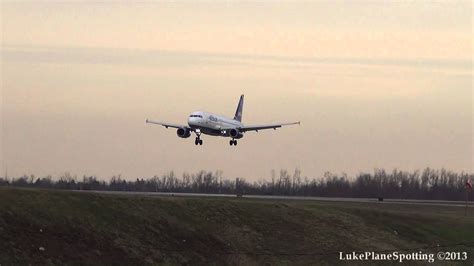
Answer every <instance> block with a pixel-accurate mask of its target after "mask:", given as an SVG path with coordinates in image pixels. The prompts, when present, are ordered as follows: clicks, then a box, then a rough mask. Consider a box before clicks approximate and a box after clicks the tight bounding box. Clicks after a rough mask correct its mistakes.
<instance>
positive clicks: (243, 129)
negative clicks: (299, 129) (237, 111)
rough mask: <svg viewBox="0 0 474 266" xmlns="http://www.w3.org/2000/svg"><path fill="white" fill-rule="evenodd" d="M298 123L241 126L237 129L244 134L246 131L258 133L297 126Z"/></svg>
mask: <svg viewBox="0 0 474 266" xmlns="http://www.w3.org/2000/svg"><path fill="white" fill-rule="evenodd" d="M299 124H300V121H298V122H291V123H281V124H267V125H250V126H242V127H239V128H238V129H239V130H240V131H241V132H246V131H257V132H258V131H259V130H264V129H272V128H273V129H277V128H280V127H282V126H291V125H299Z"/></svg>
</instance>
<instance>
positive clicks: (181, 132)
mask: <svg viewBox="0 0 474 266" xmlns="http://www.w3.org/2000/svg"><path fill="white" fill-rule="evenodd" d="M176 134H177V135H178V137H180V138H183V139H185V138H189V136H191V132H190V131H189V129H187V128H184V127H181V128H178V130H177V131H176Z"/></svg>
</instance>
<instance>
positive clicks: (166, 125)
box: [146, 119, 194, 131]
mask: <svg viewBox="0 0 474 266" xmlns="http://www.w3.org/2000/svg"><path fill="white" fill-rule="evenodd" d="M146 123H147V124H155V125H160V126H164V127H166V128H169V127H172V128H187V129H189V130H190V131H194V130H193V129H192V128H190V127H189V126H184V125H178V124H170V123H162V122H157V121H152V120H148V119H147V120H146Z"/></svg>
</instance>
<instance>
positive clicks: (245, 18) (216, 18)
mask: <svg viewBox="0 0 474 266" xmlns="http://www.w3.org/2000/svg"><path fill="white" fill-rule="evenodd" d="M472 11H473V8H472V2H471V1H449V2H441V3H439V2H438V3H435V2H434V1H416V2H389V1H386V2H382V1H371V2H364V1H347V2H338V1H328V2H316V3H301V2H297V1H295V2H285V3H271V2H270V3H269V2H267V3H257V2H254V3H252V2H245V3H238V2H227V3H191V2H181V3H164V2H163V3H149V4H141V3H140V4H139V3H93V2H86V3H55V2H40V3H21V2H18V3H15V2H11V3H6V2H2V4H1V27H2V31H1V56H2V57H1V94H0V95H1V107H2V108H1V122H2V135H1V138H0V140H1V142H0V151H1V154H0V156H1V160H0V176H3V173H4V172H5V170H6V168H8V173H9V175H10V176H20V175H23V174H35V175H37V176H44V175H49V174H50V175H53V176H58V175H60V174H62V173H65V172H69V173H71V174H73V175H78V176H79V177H80V176H82V175H96V176H98V177H101V178H109V177H111V176H112V175H117V174H121V175H122V176H124V177H126V178H130V179H134V178H136V177H141V176H153V175H155V174H157V175H161V174H164V173H167V172H169V171H172V170H174V171H175V172H176V173H178V174H181V173H183V172H188V173H195V172H197V171H199V170H211V171H215V170H222V171H223V173H224V176H225V177H227V178H235V177H246V178H247V180H251V181H252V180H257V179H259V178H266V179H268V178H269V177H270V171H271V170H272V169H275V170H277V171H278V170H279V169H288V170H290V171H293V169H295V168H300V169H301V171H302V174H303V176H308V177H319V176H322V175H323V173H324V172H325V171H331V172H334V173H343V172H345V173H348V174H349V175H354V174H357V173H359V172H363V171H372V170H373V169H374V168H385V169H387V170H391V169H393V168H398V169H402V170H414V169H422V168H425V167H432V168H441V167H445V168H447V169H451V170H454V171H467V172H471V173H472V172H473V165H474V162H473V150H474V146H473V109H472V102H473V93H472V90H473V87H472V81H473V70H472V58H473V49H472V48H473V46H472V45H473V43H472V36H473V33H472ZM240 94H245V95H246V102H245V106H244V114H243V122H244V123H247V124H261V123H267V122H286V121H296V120H301V121H302V124H301V126H299V127H298V126H296V127H286V128H282V129H279V130H277V131H273V130H269V131H260V132H259V133H255V132H249V133H247V134H246V135H245V137H244V138H243V139H241V140H240V141H239V145H238V146H237V147H234V146H229V144H228V139H227V138H217V137H210V136H204V137H203V140H204V145H203V146H198V147H196V146H195V145H194V138H188V139H180V138H178V137H177V136H176V131H175V130H171V129H168V130H166V129H165V128H163V127H159V126H153V125H145V123H144V121H145V119H146V118H149V119H154V120H160V121H166V122H173V123H186V119H187V116H188V115H189V114H190V113H191V112H192V111H195V110H206V111H210V112H215V113H218V114H223V115H228V116H232V115H233V113H234V111H235V107H236V104H237V101H238V97H239V96H240Z"/></svg>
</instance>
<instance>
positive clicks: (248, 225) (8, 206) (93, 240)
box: [0, 188, 474, 265]
mask: <svg viewBox="0 0 474 266" xmlns="http://www.w3.org/2000/svg"><path fill="white" fill-rule="evenodd" d="M473 241H474V210H473V209H472V208H471V209H470V216H468V217H465V216H464V208H456V207H435V206H418V205H413V206H412V205H397V204H379V203H334V202H311V201H296V200H260V199H258V200H257V199H245V198H244V199H237V198H176V197H142V196H136V195H102V194H93V193H78V192H70V191H45V190H28V189H10V188H0V264H1V265H17V264H33V265H37V264H60V265H64V264H89V265H90V264H107V265H110V264H122V265H123V264H135V265H137V264H216V265H222V264H241V265H252V264H266V263H269V264H291V265H294V264H302V265H308V264H334V263H338V262H339V261H338V256H339V255H338V252H339V251H348V252H349V251H354V250H355V251H367V250H370V251H372V250H381V249H384V250H385V249H388V250H390V249H406V248H415V247H420V246H435V245H438V244H439V245H441V246H443V245H447V244H452V243H460V242H473ZM432 250H433V251H437V250H438V249H432ZM439 250H463V251H469V256H470V261H471V262H470V263H471V264H472V260H473V258H474V248H473V247H466V246H455V247H449V248H440V249H439ZM339 263H340V262H339ZM469 265H470V264H469Z"/></svg>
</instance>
